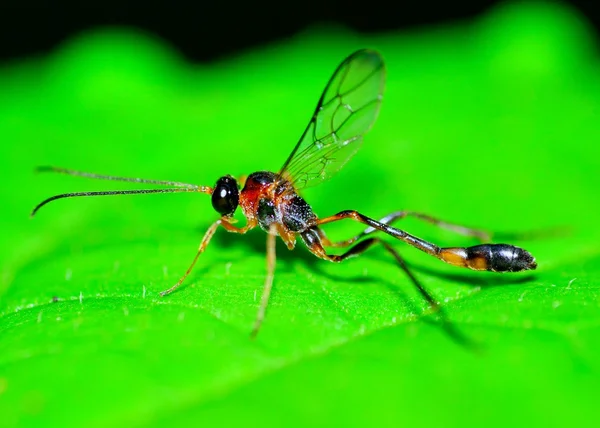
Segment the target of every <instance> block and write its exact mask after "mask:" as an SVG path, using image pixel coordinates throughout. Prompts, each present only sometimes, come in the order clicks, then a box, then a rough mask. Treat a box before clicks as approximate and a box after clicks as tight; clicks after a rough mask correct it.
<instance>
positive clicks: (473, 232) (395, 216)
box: [319, 211, 492, 248]
mask: <svg viewBox="0 0 600 428" xmlns="http://www.w3.org/2000/svg"><path fill="white" fill-rule="evenodd" d="M406 217H415V218H417V219H419V220H423V221H426V222H427V223H430V224H433V225H434V226H437V227H439V228H442V229H446V230H450V231H452V232H455V233H458V234H459V235H463V236H469V237H473V238H477V239H479V240H480V241H482V242H483V241H489V240H490V239H491V237H492V234H491V233H490V232H487V231H485V230H482V229H474V228H471V227H466V226H462V225H459V224H455V223H449V222H447V221H444V220H440V219H437V218H435V217H432V216H430V215H428V214H423V213H419V212H416V211H396V212H393V213H391V214H388V215H386V216H385V217H383V218H382V219H381V220H379V223H381V224H386V225H388V226H390V225H391V224H392V223H394V222H395V221H397V220H402V219H403V218H406ZM376 231H377V229H376V228H374V227H367V228H366V229H365V230H364V231H363V232H362V233H359V234H358V235H356V236H354V237H353V238H350V239H347V240H345V241H339V242H331V241H330V240H329V239H327V237H326V236H325V234H324V233H323V232H322V231H320V232H319V233H320V234H321V239H322V242H323V245H325V246H326V247H337V248H343V247H347V246H348V245H351V244H353V243H354V242H356V241H358V240H359V239H362V238H364V237H365V236H367V235H370V234H371V233H373V232H376Z"/></svg>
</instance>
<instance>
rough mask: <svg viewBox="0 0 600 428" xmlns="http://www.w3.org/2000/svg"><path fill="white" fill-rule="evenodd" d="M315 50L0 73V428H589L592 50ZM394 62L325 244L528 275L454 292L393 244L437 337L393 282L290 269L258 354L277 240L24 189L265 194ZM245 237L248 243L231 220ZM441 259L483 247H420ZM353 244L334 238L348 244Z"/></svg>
mask: <svg viewBox="0 0 600 428" xmlns="http://www.w3.org/2000/svg"><path fill="white" fill-rule="evenodd" d="M336 31H337V32H333V31H332V32H323V31H317V30H313V31H308V32H307V33H305V34H302V35H299V36H298V37H297V38H295V39H294V40H291V41H289V42H285V43H281V44H277V45H273V46H271V47H268V48H264V49H261V50H257V51H255V52H249V53H247V54H244V55H240V56H237V57H234V58H230V59H226V60H223V61H221V62H219V63H215V64H211V65H196V66H191V65H189V64H185V63H184V61H182V60H181V59H180V58H179V57H178V56H177V55H176V54H174V53H173V52H172V51H171V49H170V48H168V47H165V46H164V45H162V44H161V43H160V42H159V41H157V40H153V39H151V38H149V37H148V36H147V35H144V34H140V33H136V32H132V31H125V30H99V31H97V32H94V33H88V34H84V35H82V36H81V37H79V38H77V39H75V40H72V41H71V42H70V43H68V44H66V45H64V46H63V47H62V48H61V49H60V50H58V51H57V52H55V53H54V54H53V55H51V56H49V57H46V58H40V59H35V60H34V59H32V60H28V61H24V62H21V63H16V64H11V65H5V66H4V68H3V69H2V70H0V93H1V94H2V97H1V98H0V135H2V140H3V142H4V143H3V144H2V147H1V148H0V150H1V153H0V159H1V160H0V162H1V163H2V164H1V165H0V168H1V170H2V173H3V183H4V185H3V186H2V188H0V195H1V197H2V200H3V201H4V206H3V210H2V211H3V214H2V217H1V218H0V222H1V224H2V230H3V234H2V238H0V239H2V243H1V244H2V245H0V260H2V277H1V278H0V280H1V282H0V320H1V321H0V418H1V419H0V420H1V425H2V426H17V425H18V426H39V425H40V424H44V425H56V426H75V425H77V426H90V425H92V426H108V425H111V426H113V425H118V426H124V425H150V426H162V425H165V424H176V425H183V424H193V423H199V422H201V423H203V424H206V425H216V424H218V425H229V424H238V425H242V424H244V425H260V426H269V425H274V424H285V425H299V426H300V425H302V426H306V425H309V424H310V425H324V426H325V425H327V426H330V425H333V424H335V425H363V426H365V425H371V424H373V425H394V426H398V425H400V424H403V425H406V426H415V425H417V424H419V425H425V426H427V425H432V424H444V425H452V426H459V425H460V426H464V425H465V424H468V425H482V424H484V423H485V424H489V423H490V422H492V423H496V424H498V425H507V424H510V425H515V424H518V425H530V426H531V425H537V426H549V425H554V426H557V425H561V426H564V425H565V424H567V423H569V424H573V423H577V422H579V423H580V424H581V423H582V422H583V423H586V422H588V421H589V420H590V418H591V417H594V415H595V414H596V408H597V403H596V402H597V398H596V395H597V394H596V393H597V385H598V381H599V380H600V379H599V378H598V370H599V369H600V364H599V362H600V352H599V350H600V348H599V347H598V343H599V341H600V298H599V293H598V275H599V274H600V272H599V271H600V244H599V243H598V242H599V240H600V232H599V229H598V227H597V221H598V214H599V213H600V209H599V208H600V198H599V197H598V189H599V188H600V174H599V173H598V172H599V171H600V150H599V149H598V147H599V146H598V141H599V138H600V128H599V127H598V123H599V119H600V118H599V116H598V112H600V80H599V78H598V75H597V70H598V59H597V58H596V57H595V54H594V53H593V49H592V46H593V41H592V36H591V32H590V30H589V28H587V27H586V25H585V23H584V22H583V21H582V20H581V19H580V17H578V16H576V15H575V14H574V13H573V12H572V11H570V10H568V9H565V8H564V7H563V6H561V7H559V6H557V5H550V4H528V5H526V4H522V5H509V6H504V7H503V8H499V9H497V10H494V11H492V12H490V14H489V16H487V17H484V18H482V19H481V20H479V21H478V22H477V23H476V24H461V25H456V26H448V27H444V28H437V29H431V30H427V31H425V30H424V31H421V32H415V33H411V34H386V35H379V36H374V35H373V36H370V37H367V36H358V35H356V34H351V33H348V32H343V31H340V30H336ZM364 46H370V47H373V48H376V49H379V50H380V51H381V52H382V53H383V55H384V57H385V59H386V62H387V66H388V80H387V89H386V94H385V101H384V103H383V108H382V112H381V115H380V118H379V120H378V122H377V124H376V125H375V127H374V128H373V130H372V131H371V132H370V133H369V134H368V135H367V137H366V138H365V144H364V146H363V148H362V149H361V151H360V152H359V153H358V154H357V155H356V156H355V158H354V159H353V160H352V161H351V162H350V163H348V165H347V166H346V167H345V168H344V170H343V171H342V172H340V174H338V175H337V176H336V178H335V179H334V180H331V181H330V182H327V183H324V184H322V185H321V186H319V187H317V188H314V189H310V190H307V191H306V192H305V193H304V196H305V198H306V199H307V200H308V201H309V202H310V203H311V205H312V206H313V208H314V209H315V211H316V212H317V213H318V214H319V215H321V216H327V215H330V214H333V213H335V212H338V211H341V210H343V209H357V210H359V211H361V212H364V213H365V214H367V215H369V216H372V217H375V218H380V217H382V216H384V215H385V214H387V213H389V212H391V211H394V210H399V209H410V210H415V211H421V212H425V213H428V214H431V215H434V216H437V217H441V218H443V219H446V220H449V221H453V222H457V223H461V224H465V225H470V226H474V227H480V228H485V229H490V230H494V231H499V232H507V233H508V232H524V233H525V232H536V231H549V230H558V231H559V232H560V233H559V234H553V235H549V234H547V233H546V234H542V235H543V236H542V237H538V238H536V239H530V240H519V239H515V240H513V241H511V243H514V244H516V245H519V246H523V247H525V248H527V249H528V250H530V251H531V252H532V254H534V255H535V256H536V258H537V261H538V270H537V271H535V272H534V273H533V274H528V273H526V274H514V275H509V274H506V275H500V274H493V273H477V272H471V271H464V270H460V269H458V268H455V267H452V266H447V265H444V264H443V263H440V262H439V261H437V260H435V259H432V258H429V257H427V256H426V255H424V254H422V253H420V252H418V251H416V250H414V249H412V248H409V247H407V246H406V245H404V244H402V243H401V242H397V241H394V240H393V239H392V238H389V239H388V241H389V242H391V243H392V244H393V245H394V246H395V247H396V248H398V249H399V251H401V253H402V254H403V256H405V257H406V259H407V262H408V263H409V265H410V267H411V269H412V270H413V271H414V273H415V275H417V276H418V278H419V279H420V280H421V281H422V282H423V284H424V285H425V286H426V287H427V288H428V290H430V291H431V293H432V294H434V295H435V297H436V299H437V300H439V301H440V302H441V304H442V306H443V307H444V309H445V312H446V314H447V316H448V318H449V319H450V321H451V323H452V324H453V325H454V326H455V327H456V328H457V329H459V330H460V331H461V332H462V334H464V335H466V336H467V337H469V338H471V339H472V340H474V341H477V342H478V343H480V344H481V352H475V351H473V350H471V349H469V348H466V347H464V346H461V345H460V344H458V343H456V342H455V341H453V340H452V338H451V337H450V336H449V335H448V334H446V333H445V332H444V331H443V329H442V328H441V325H440V320H439V317H438V316H437V315H436V314H431V313H430V310H429V309H428V307H427V304H426V303H425V302H424V301H423V300H422V299H421V298H420V296H419V295H418V293H416V292H415V290H414V289H413V287H412V286H411V283H410V281H409V280H408V278H407V277H406V276H405V275H404V274H403V273H402V272H401V271H400V270H399V269H398V268H397V266H396V265H395V264H394V262H393V260H391V259H390V257H388V255H387V254H386V253H385V252H384V251H381V250H380V249H378V250H372V251H371V252H369V253H367V254H365V255H364V256H363V257H360V258H354V259H352V260H350V261H348V262H347V263H344V264H342V265H335V264H329V263H326V262H324V261H321V260H319V259H316V258H314V257H313V256H312V255H310V254H309V253H308V252H307V251H306V250H305V249H304V248H302V245H301V244H299V245H298V248H296V250H294V251H293V252H289V251H288V250H287V249H286V248H285V246H283V245H280V243H278V247H277V251H278V260H277V270H276V276H275V283H274V291H273V294H272V298H271V301H270V304H269V307H268V311H267V317H266V319H265V322H264V324H263V328H262V330H261V331H260V333H259V335H258V337H257V338H256V340H251V339H250V337H249V334H250V330H251V328H252V324H253V322H254V317H255V315H256V311H257V309H258V301H259V299H260V295H261V292H262V287H263V283H264V275H265V256H264V248H265V238H266V235H265V234H264V233H263V232H262V231H259V230H256V231H252V232H251V233H248V235H246V236H241V235H232V234H226V233H225V232H223V231H219V232H218V233H217V235H216V236H215V238H214V240H213V242H211V244H210V246H209V247H208V249H207V251H206V253H205V254H203V255H202V256H201V258H200V260H199V262H198V265H197V267H196V268H195V270H194V271H193V272H192V274H191V276H190V277H189V278H188V280H187V281H186V283H185V286H184V287H182V288H181V289H180V290H179V291H178V292H177V293H174V294H172V295H169V296H167V297H165V298H161V297H159V295H158V293H159V292H160V291H162V290H164V289H166V288H168V287H169V286H171V285H172V284H174V283H175V282H176V281H177V280H178V279H179V277H180V276H181V275H182V273H183V272H185V270H186V269H187V267H188V265H189V263H190V262H191V260H192V258H193V256H194V254H195V251H196V248H197V245H198V243H199V241H200V239H201V236H202V234H203V233H204V231H205V230H206V228H208V226H209V225H210V224H211V223H212V222H213V221H214V220H215V219H216V217H217V215H216V213H215V212H214V210H213V209H212V207H211V206H210V202H209V197H208V196H206V195H192V194H170V195H145V196H119V197H116V196H115V197H98V198H78V199H70V200H62V201H57V202H53V203H52V204H50V205H48V206H47V207H44V208H43V209H42V210H41V211H40V212H39V214H38V215H37V216H36V217H35V218H34V219H32V220H31V219H29V218H28V214H29V212H30V210H31V209H32V208H33V207H34V206H35V204H36V203H38V202H39V201H41V200H42V199H44V198H46V197H48V196H51V195H53V194H58V193H64V192H72V191H88V190H90V191H91V190H106V189H125V188H132V187H135V186H127V185H126V184H124V183H111V182H100V181H93V180H86V179H83V178H77V177H68V176H61V175H52V174H34V173H32V171H33V169H34V167H35V166H37V165H56V166H61V167H67V168H73V169H78V170H84V171H91V172H97V173H104V174H114V175H122V176H138V177H145V178H155V179H168V180H178V181H184V182H191V183H198V184H204V185H213V184H214V182H215V181H216V179H217V178H218V177H220V176H222V175H225V174H232V175H236V176H240V175H243V174H249V173H251V172H253V171H257V170H277V169H278V168H279V167H280V166H281V164H282V163H283V162H284V160H285V159H286V156H287V154H288V153H289V151H290V150H291V149H292V147H293V145H294V143H295V142H296V141H297V139H298V138H299V136H300V134H301V132H302V130H303V129H304V126H305V125H306V122H307V121H308V119H309V117H310V115H311V113H312V111H313V109H314V105H315V103H316V101H317V99H318V97H319V95H320V92H321V90H322V89H323V87H324V85H325V83H326V82H327V79H328V78H329V76H330V74H331V73H332V72H333V70H334V69H335V67H336V66H337V64H338V63H339V62H340V61H341V60H342V59H343V58H344V57H345V56H346V55H348V54H349V53H351V52H352V51H354V50H355V49H357V48H361V47H364ZM242 221H243V219H242ZM400 226H401V227H403V228H405V229H406V230H408V231H410V232H411V233H414V234H416V235H418V236H421V237H423V238H426V239H429V240H431V241H433V242H435V243H438V244H440V245H443V246H459V245H473V244H475V242H474V241H472V240H471V239H468V238H463V237H460V236H456V235H453V234H452V233H450V232H447V231H440V230H436V229H435V228H433V227H432V226H430V225H426V224H421V223H419V222H418V221H416V220H410V219H407V220H404V221H403V223H401V224H400ZM361 229H362V228H361V227H360V226H358V225H356V224H352V222H351V221H349V220H348V221H346V222H340V223H339V224H332V225H328V226H327V228H326V230H327V232H328V234H330V235H331V236H332V237H334V238H336V239H338V238H339V239H342V238H344V237H348V236H351V235H352V234H354V233H356V232H358V231H360V230H361Z"/></svg>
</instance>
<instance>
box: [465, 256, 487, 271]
mask: <svg viewBox="0 0 600 428" xmlns="http://www.w3.org/2000/svg"><path fill="white" fill-rule="evenodd" d="M467 267H468V268H469V269H473V270H488V262H487V260H486V259H485V257H482V256H477V257H475V258H472V259H470V260H468V261H467Z"/></svg>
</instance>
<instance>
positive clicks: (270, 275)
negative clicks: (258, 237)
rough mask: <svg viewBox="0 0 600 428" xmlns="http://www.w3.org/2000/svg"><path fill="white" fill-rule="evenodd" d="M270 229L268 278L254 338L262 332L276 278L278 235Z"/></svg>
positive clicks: (273, 229)
mask: <svg viewBox="0 0 600 428" xmlns="http://www.w3.org/2000/svg"><path fill="white" fill-rule="evenodd" d="M270 229H271V230H270V231H269V233H268V235H267V277H266V278H265V287H264V288H263V293H262V296H261V298H260V307H259V308H258V313H257V314H256V321H254V328H253V329H252V333H251V334H250V336H251V337H252V338H255V337H256V335H257V334H258V330H260V326H261V325H262V322H263V319H264V318H265V312H266V310H267V305H268V304H269V296H270V295H271V288H272V287H273V278H274V276H275V260H276V257H275V243H276V242H275V241H276V239H277V235H276V234H275V227H274V225H272V226H271V228H270Z"/></svg>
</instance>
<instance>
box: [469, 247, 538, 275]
mask: <svg viewBox="0 0 600 428" xmlns="http://www.w3.org/2000/svg"><path fill="white" fill-rule="evenodd" d="M466 250H467V260H468V262H471V261H472V262H475V263H478V264H479V263H480V262H481V261H484V260H485V264H486V265H487V266H486V267H487V269H486V270H490V271H493V272H520V271H523V270H533V269H535V268H537V263H536V262H535V257H533V256H532V255H531V253H530V252H529V251H527V250H524V249H522V248H519V247H515V246H514V245H508V244H483V245H475V246H473V247H468V248H467V249H466ZM468 262H467V263H468Z"/></svg>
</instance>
